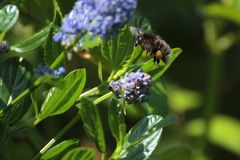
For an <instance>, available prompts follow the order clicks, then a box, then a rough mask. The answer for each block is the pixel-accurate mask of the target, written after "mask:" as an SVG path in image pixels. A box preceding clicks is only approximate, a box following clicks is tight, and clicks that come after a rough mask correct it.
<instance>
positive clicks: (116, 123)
mask: <svg viewBox="0 0 240 160" xmlns="http://www.w3.org/2000/svg"><path fill="white" fill-rule="evenodd" d="M108 125H109V128H110V130H111V133H112V135H113V136H114V138H115V139H116V141H117V144H121V143H122V140H123V137H124V135H125V132H126V124H125V123H124V113H123V106H122V105H121V104H120V103H119V102H118V101H117V100H115V99H113V100H112V102H111V104H110V106H109V107H108Z"/></svg>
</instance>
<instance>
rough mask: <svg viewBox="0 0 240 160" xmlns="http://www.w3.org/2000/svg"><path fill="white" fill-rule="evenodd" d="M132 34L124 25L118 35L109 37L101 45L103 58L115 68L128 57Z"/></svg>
mask: <svg viewBox="0 0 240 160" xmlns="http://www.w3.org/2000/svg"><path fill="white" fill-rule="evenodd" d="M133 43H134V40H133V36H132V34H131V33H130V31H129V28H128V27H124V28H123V29H122V30H121V31H120V32H119V34H118V35H116V36H114V37H111V38H109V39H108V40H107V41H105V42H103V44H102V45H101V54H102V56H103V58H104V59H105V60H106V61H107V62H108V63H110V64H111V66H112V68H113V69H115V70H117V69H118V68H119V67H121V65H123V64H124V63H125V62H126V61H127V60H128V58H129V56H130V54H131V53H132V51H133V47H134V44H133Z"/></svg>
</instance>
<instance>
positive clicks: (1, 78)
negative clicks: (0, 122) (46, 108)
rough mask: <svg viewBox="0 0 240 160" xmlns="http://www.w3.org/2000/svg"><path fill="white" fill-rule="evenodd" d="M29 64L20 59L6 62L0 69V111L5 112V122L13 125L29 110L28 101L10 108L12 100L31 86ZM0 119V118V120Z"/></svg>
mask: <svg viewBox="0 0 240 160" xmlns="http://www.w3.org/2000/svg"><path fill="white" fill-rule="evenodd" d="M31 79H32V74H31V71H30V69H29V64H28V62H26V61H25V60H23V59H22V58H13V59H9V60H7V61H6V62H5V63H4V64H3V65H2V66H1V68H0V95H1V97H0V110H4V111H5V118H4V119H5V121H7V122H8V123H9V124H13V123H14V122H16V121H18V120H19V119H21V118H22V116H23V115H25V113H26V111H27V110H28V109H29V103H28V102H29V99H25V100H24V101H23V102H21V103H19V104H16V105H14V106H11V105H10V104H11V102H12V100H13V99H14V98H16V97H17V96H18V94H20V93H21V92H23V91H24V90H25V89H26V88H27V87H28V86H29V85H30V84H31ZM0 119H1V118H0Z"/></svg>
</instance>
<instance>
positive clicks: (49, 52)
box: [39, 18, 63, 65]
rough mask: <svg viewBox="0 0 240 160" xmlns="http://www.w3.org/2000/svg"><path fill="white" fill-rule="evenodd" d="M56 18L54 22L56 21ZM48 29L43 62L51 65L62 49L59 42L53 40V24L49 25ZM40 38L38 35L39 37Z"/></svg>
mask: <svg viewBox="0 0 240 160" xmlns="http://www.w3.org/2000/svg"><path fill="white" fill-rule="evenodd" d="M56 21H57V18H56V19H55V21H54V23H56ZM49 27H50V29H49V30H48V31H47V30H46V31H47V32H46V33H47V34H48V36H47V40H46V42H45V45H44V61H45V64H47V65H51V64H52V63H53V62H54V60H55V59H56V58H57V57H58V55H59V53H60V52H61V51H62V50H63V49H62V47H61V45H60V44H59V43H56V42H54V41H53V38H52V37H53V35H54V32H55V28H54V24H53V25H50V26H49ZM39 38H40V37H39Z"/></svg>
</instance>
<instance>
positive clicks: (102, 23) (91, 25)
mask: <svg viewBox="0 0 240 160" xmlns="http://www.w3.org/2000/svg"><path fill="white" fill-rule="evenodd" d="M136 5H137V0H77V1H76V2H75V6H74V8H73V9H72V11H71V12H70V13H69V14H67V15H66V16H65V18H64V20H63V21H62V26H61V28H60V29H59V30H58V32H57V33H56V34H55V35H54V37H53V39H54V40H55V41H57V42H61V44H62V45H63V46H69V45H70V44H72V43H73V42H74V41H75V40H76V39H77V38H78V36H79V35H84V34H86V33H91V36H92V37H95V36H100V37H101V38H105V37H107V36H109V35H111V34H113V33H114V32H116V29H117V28H119V27H120V26H122V25H124V24H126V23H127V22H128V21H129V19H130V17H131V13H132V11H133V9H134V8H135V7H136ZM78 45H81V40H80V41H79V44H78Z"/></svg>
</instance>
